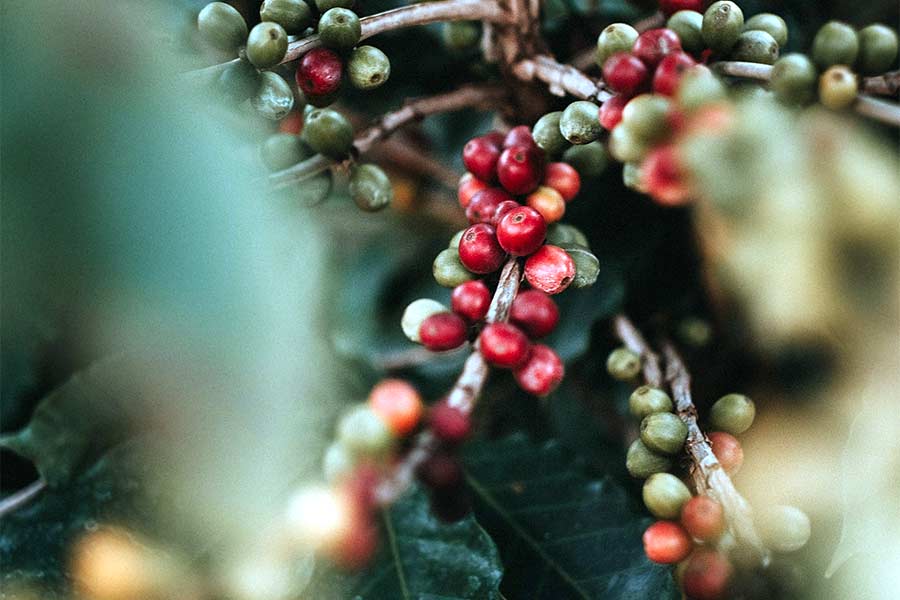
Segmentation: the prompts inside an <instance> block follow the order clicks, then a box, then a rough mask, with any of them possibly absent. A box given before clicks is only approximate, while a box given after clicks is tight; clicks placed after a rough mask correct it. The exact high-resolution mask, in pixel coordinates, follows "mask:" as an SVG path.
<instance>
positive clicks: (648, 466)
mask: <svg viewBox="0 0 900 600" xmlns="http://www.w3.org/2000/svg"><path fill="white" fill-rule="evenodd" d="M625 468H626V469H628V473H629V474H630V475H631V476H632V477H637V478H638V479H646V478H647V477H650V476H651V475H653V474H654V473H665V472H666V471H668V470H669V469H670V468H672V459H671V458H670V457H668V456H663V455H662V454H657V453H656V452H653V451H652V450H650V449H649V448H647V446H645V445H644V442H642V441H641V440H640V439H637V440H634V442H632V443H631V446H629V447H628V452H627V453H626V455H625Z"/></svg>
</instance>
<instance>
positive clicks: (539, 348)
mask: <svg viewBox="0 0 900 600" xmlns="http://www.w3.org/2000/svg"><path fill="white" fill-rule="evenodd" d="M564 374H565V367H564V366H563V362H562V359H560V358H559V355H558V354H557V353H556V352H554V351H553V349H552V348H550V347H549V346H545V345H543V344H535V345H533V346H532V347H531V353H530V354H529V355H528V360H527V361H525V363H524V364H523V365H521V366H520V367H517V368H516V369H515V370H514V371H513V376H514V377H515V378H516V383H518V384H519V387H520V388H522V389H523V390H525V391H526V392H528V393H529V394H531V395H533V396H538V397H544V396H546V395H548V394H550V393H551V392H553V390H555V389H556V388H557V386H558V385H559V383H560V382H561V381H562V379H563V376H564Z"/></svg>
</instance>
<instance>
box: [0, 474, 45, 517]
mask: <svg viewBox="0 0 900 600" xmlns="http://www.w3.org/2000/svg"><path fill="white" fill-rule="evenodd" d="M46 487H47V482H46V481H44V480H43V479H38V480H37V481H34V482H32V483H30V484H28V485H27V486H25V487H23V488H22V489H21V490H19V491H18V492H14V493H12V494H10V495H9V496H7V497H6V498H4V499H3V500H2V501H0V518H2V517H5V516H6V515H8V514H10V513H11V512H13V511H16V510H18V509H20V508H22V507H23V506H25V505H26V504H28V503H29V502H31V501H32V500H34V499H35V498H37V497H38V495H39V494H40V493H41V492H43V491H44V489H45V488H46Z"/></svg>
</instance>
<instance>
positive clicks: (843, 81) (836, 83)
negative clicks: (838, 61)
mask: <svg viewBox="0 0 900 600" xmlns="http://www.w3.org/2000/svg"><path fill="white" fill-rule="evenodd" d="M858 93H859V83H858V82H857V79H856V74H855V73H854V72H853V71H851V70H850V69H848V68H847V67H845V66H843V65H836V66H834V67H831V68H829V69H828V70H827V71H825V72H824V73H822V76H821V77H819V101H820V102H821V103H822V104H823V105H825V106H827V107H828V108H830V109H832V110H840V109H842V108H846V107H848V106H850V105H851V104H853V101H854V100H856V96H857V95H858Z"/></svg>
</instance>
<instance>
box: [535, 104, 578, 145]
mask: <svg viewBox="0 0 900 600" xmlns="http://www.w3.org/2000/svg"><path fill="white" fill-rule="evenodd" d="M561 117H562V111H561V110H558V111H556V112H551V113H547V114H546V115H544V116H543V117H541V118H540V119H538V120H537V123H535V124H534V129H532V130H531V136H532V138H533V139H534V143H535V144H537V146H538V147H539V148H540V149H541V150H543V151H544V152H546V153H547V155H549V156H555V155H557V154H559V153H560V152H562V151H563V150H565V149H566V147H568V145H569V142H568V141H566V138H564V137H563V134H562V132H560V130H559V120H560V118H561Z"/></svg>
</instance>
